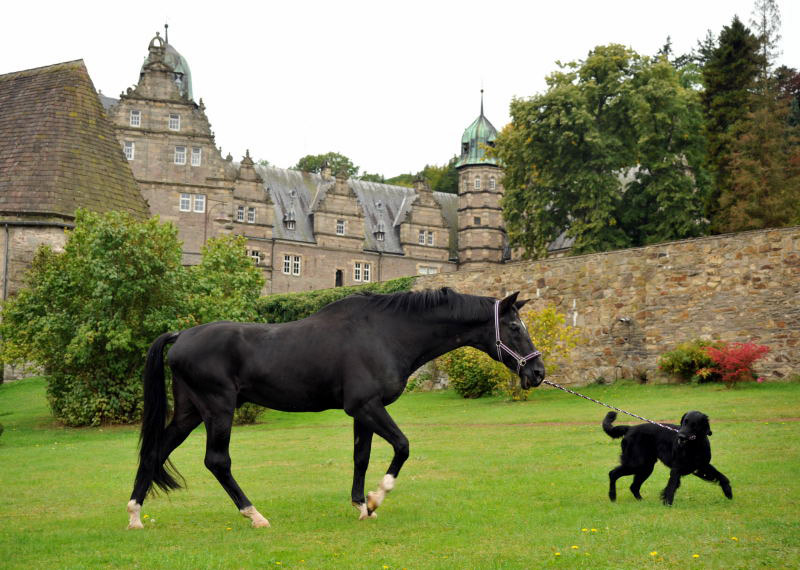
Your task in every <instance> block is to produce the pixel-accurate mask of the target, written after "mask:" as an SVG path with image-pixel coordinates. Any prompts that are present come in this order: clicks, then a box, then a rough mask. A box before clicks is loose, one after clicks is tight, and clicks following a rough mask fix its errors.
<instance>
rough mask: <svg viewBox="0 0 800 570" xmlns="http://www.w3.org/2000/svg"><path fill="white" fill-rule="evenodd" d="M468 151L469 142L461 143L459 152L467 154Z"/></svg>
mask: <svg viewBox="0 0 800 570" xmlns="http://www.w3.org/2000/svg"><path fill="white" fill-rule="evenodd" d="M468 152H469V143H468V142H465V143H461V154H467V153H468Z"/></svg>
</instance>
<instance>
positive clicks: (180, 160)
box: [172, 145, 186, 165]
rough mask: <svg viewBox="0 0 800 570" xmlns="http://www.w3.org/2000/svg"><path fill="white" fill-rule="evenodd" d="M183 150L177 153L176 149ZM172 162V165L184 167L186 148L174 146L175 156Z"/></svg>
mask: <svg viewBox="0 0 800 570" xmlns="http://www.w3.org/2000/svg"><path fill="white" fill-rule="evenodd" d="M181 148H182V149H183V150H182V151H179V150H178V149H181ZM172 162H173V163H174V164H180V165H185V164H186V147H185V146H183V145H175V155H174V157H173V160H172Z"/></svg>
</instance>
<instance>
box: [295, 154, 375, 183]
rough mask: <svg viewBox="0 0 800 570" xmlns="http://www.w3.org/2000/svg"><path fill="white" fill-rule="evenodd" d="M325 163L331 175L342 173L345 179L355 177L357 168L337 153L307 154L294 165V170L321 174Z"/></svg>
mask: <svg viewBox="0 0 800 570" xmlns="http://www.w3.org/2000/svg"><path fill="white" fill-rule="evenodd" d="M325 163H327V164H328V166H329V167H330V169H331V172H332V173H333V174H335V175H336V174H339V173H344V174H346V175H347V177H348V178H349V177H351V176H357V175H358V171H359V167H358V166H356V165H355V164H353V161H352V160H350V159H349V158H347V157H346V156H344V155H343V154H339V153H338V152H326V153H325V154H307V155H306V156H304V157H303V158H301V159H300V160H298V161H297V164H295V165H294V167H293V168H294V169H295V170H302V171H304V172H317V173H319V172H322V167H323V165H324V164H325Z"/></svg>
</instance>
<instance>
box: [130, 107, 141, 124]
mask: <svg viewBox="0 0 800 570" xmlns="http://www.w3.org/2000/svg"><path fill="white" fill-rule="evenodd" d="M134 117H136V121H135V122H134V120H133V118H134ZM128 124H129V125H130V126H131V127H137V128H139V127H141V126H142V112H141V111H140V110H139V109H131V110H130V114H129V115H128Z"/></svg>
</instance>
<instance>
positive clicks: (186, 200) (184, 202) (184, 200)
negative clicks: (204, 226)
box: [179, 194, 192, 212]
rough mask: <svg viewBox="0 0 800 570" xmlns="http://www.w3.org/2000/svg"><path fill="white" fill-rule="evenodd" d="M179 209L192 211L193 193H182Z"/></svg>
mask: <svg viewBox="0 0 800 570" xmlns="http://www.w3.org/2000/svg"><path fill="white" fill-rule="evenodd" d="M179 209H180V211H181V212H191V211H192V195H191V194H181V201H180V206H179Z"/></svg>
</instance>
